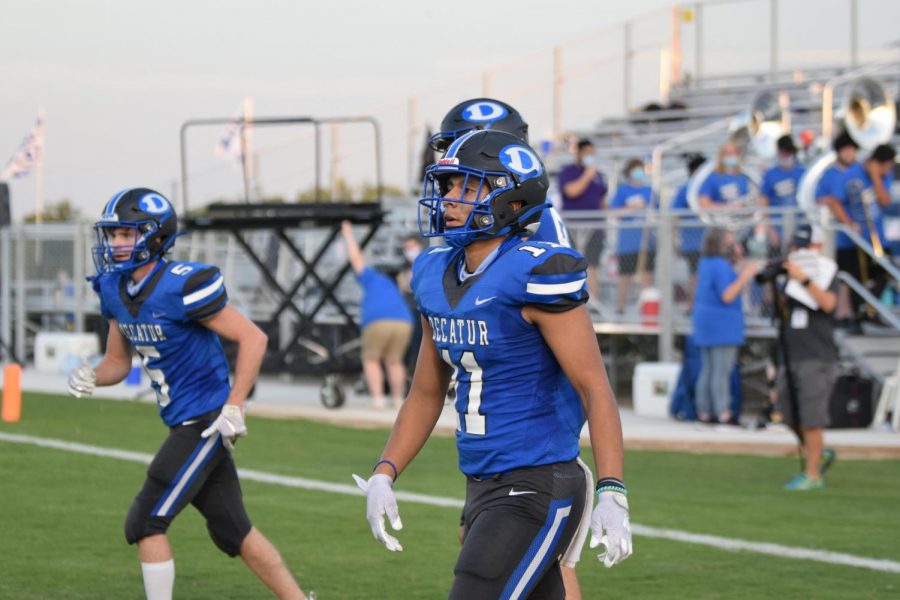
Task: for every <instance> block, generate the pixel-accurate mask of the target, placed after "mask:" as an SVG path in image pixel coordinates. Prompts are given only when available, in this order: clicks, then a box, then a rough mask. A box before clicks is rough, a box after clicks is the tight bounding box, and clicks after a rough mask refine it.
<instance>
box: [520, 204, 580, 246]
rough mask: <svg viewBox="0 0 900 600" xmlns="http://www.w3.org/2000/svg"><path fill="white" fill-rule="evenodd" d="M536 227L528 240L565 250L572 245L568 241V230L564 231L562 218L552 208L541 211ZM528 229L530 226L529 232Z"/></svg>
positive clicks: (564, 226)
mask: <svg viewBox="0 0 900 600" xmlns="http://www.w3.org/2000/svg"><path fill="white" fill-rule="evenodd" d="M536 225H537V227H536V229H535V231H534V233H532V234H531V235H530V238H529V239H532V240H534V241H540V242H552V243H554V244H559V245H560V246H566V247H567V248H568V247H570V246H571V245H572V243H571V242H570V241H569V230H568V229H566V224H565V223H563V220H562V217H561V216H560V215H559V213H558V212H557V211H556V209H555V208H553V207H552V206H549V207H547V208H545V209H544V210H543V211H541V220H540V221H538V222H537V224H536ZM530 228H531V226H529V230H530Z"/></svg>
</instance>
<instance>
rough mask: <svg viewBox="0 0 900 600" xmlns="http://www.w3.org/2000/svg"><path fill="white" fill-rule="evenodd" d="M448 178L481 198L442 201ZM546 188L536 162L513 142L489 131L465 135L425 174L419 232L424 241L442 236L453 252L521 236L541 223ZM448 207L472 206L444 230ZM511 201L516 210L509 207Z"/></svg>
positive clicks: (506, 135)
mask: <svg viewBox="0 0 900 600" xmlns="http://www.w3.org/2000/svg"><path fill="white" fill-rule="evenodd" d="M453 175H464V176H465V179H464V181H463V182H462V186H461V189H463V190H466V189H472V188H476V187H477V193H476V194H475V198H479V197H481V195H482V193H483V192H486V194H485V195H484V197H483V198H481V199H480V200H475V201H468V200H463V199H450V198H447V199H445V198H444V196H445V195H446V194H447V193H448V191H449V190H450V178H451V177H452V176H453ZM548 187H549V181H548V178H547V170H546V169H545V168H544V165H543V163H541V159H540V158H538V155H537V153H536V152H535V151H534V150H532V149H531V148H530V147H529V146H528V145H527V144H525V143H524V142H522V141H521V140H520V139H519V138H518V137H516V136H514V135H512V134H509V133H504V132H502V131H493V130H490V129H488V130H481V131H473V132H470V133H468V134H466V135H464V136H463V137H461V138H459V139H458V140H456V141H455V142H453V143H452V144H451V145H450V147H449V148H448V149H447V153H446V154H445V155H444V157H443V158H441V159H440V160H439V161H438V162H437V163H435V164H433V165H431V166H430V167H428V168H427V169H426V170H425V182H424V185H423V191H422V198H421V199H420V200H419V205H420V211H419V232H420V233H421V235H422V236H423V237H443V238H444V240H445V242H446V243H447V244H449V245H451V246H455V247H462V246H467V245H468V244H470V243H471V242H472V241H474V240H476V239H479V238H493V237H500V236H504V235H508V234H510V233H517V232H520V231H522V230H524V228H525V227H526V226H528V225H529V224H531V223H533V222H535V221H537V220H538V219H540V216H541V211H543V210H544V208H545V207H547V206H549V203H548V202H547V188H548ZM447 202H450V203H454V204H468V205H471V206H472V211H471V212H470V213H469V215H468V217H467V219H466V222H465V223H464V224H461V225H459V226H450V227H448V226H447V223H446V220H445V206H444V204H445V203H447ZM514 202H517V203H518V205H517V206H513V204H512V203H514Z"/></svg>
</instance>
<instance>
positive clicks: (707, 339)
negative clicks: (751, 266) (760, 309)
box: [693, 256, 744, 347]
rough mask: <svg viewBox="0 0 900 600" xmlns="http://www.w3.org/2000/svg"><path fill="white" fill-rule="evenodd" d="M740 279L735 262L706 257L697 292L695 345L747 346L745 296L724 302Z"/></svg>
mask: <svg viewBox="0 0 900 600" xmlns="http://www.w3.org/2000/svg"><path fill="white" fill-rule="evenodd" d="M737 278H738V274H737V272H736V271H735V270H734V267H732V266H731V263H730V262H728V261H727V260H726V259H725V258H723V257H721V256H704V257H702V258H701V259H700V263H699V265H697V289H696V291H695V292H694V314H693V322H694V342H695V343H696V344H697V345H698V346H701V347H706V346H740V345H741V344H743V343H744V310H743V303H742V301H741V295H740V294H738V296H737V298H735V299H734V301H732V302H731V303H730V304H726V303H725V302H724V301H723V300H722V294H723V293H724V292H725V289H726V288H727V287H728V286H729V285H731V284H732V283H734V281H735V280H736V279H737Z"/></svg>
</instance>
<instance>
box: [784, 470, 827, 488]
mask: <svg viewBox="0 0 900 600" xmlns="http://www.w3.org/2000/svg"><path fill="white" fill-rule="evenodd" d="M784 489H786V490H788V491H791V492H808V491H811V490H821V489H825V482H824V481H822V480H821V479H810V478H809V477H807V476H806V473H798V474H797V475H796V476H795V477H794V478H793V479H791V480H790V481H789V482H787V483H786V484H785V485H784Z"/></svg>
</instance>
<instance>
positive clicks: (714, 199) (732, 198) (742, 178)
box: [700, 142, 750, 210]
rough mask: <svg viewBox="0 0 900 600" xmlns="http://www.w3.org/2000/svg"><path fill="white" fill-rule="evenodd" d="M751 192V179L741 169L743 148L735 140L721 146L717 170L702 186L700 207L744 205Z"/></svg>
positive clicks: (705, 208) (712, 207)
mask: <svg viewBox="0 0 900 600" xmlns="http://www.w3.org/2000/svg"><path fill="white" fill-rule="evenodd" d="M749 194H750V180H749V179H747V176H746V175H744V173H743V171H742V170H741V150H740V148H738V146H737V144H735V143H734V142H725V143H724V144H722V147H721V148H719V156H718V158H717V160H716V170H715V171H713V172H712V173H710V174H709V177H707V178H706V181H704V182H703V184H702V185H701V186H700V208H702V209H704V210H709V209H714V208H723V207H725V206H742V205H745V204H746V203H747V199H748V196H749Z"/></svg>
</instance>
